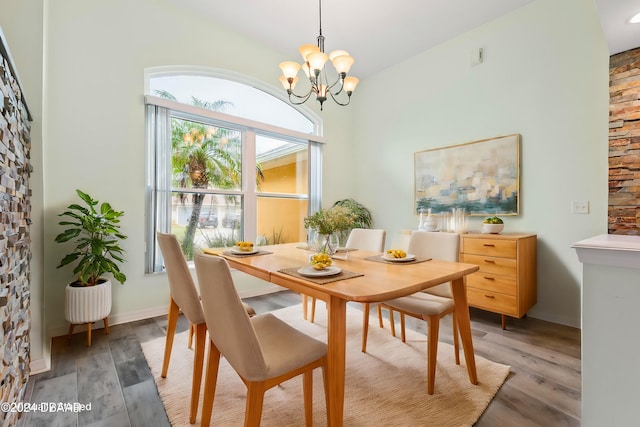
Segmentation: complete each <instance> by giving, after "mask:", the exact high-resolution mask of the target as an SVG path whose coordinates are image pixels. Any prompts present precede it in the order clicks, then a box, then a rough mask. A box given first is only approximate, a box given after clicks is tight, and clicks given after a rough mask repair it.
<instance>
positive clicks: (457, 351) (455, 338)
mask: <svg viewBox="0 0 640 427" xmlns="http://www.w3.org/2000/svg"><path fill="white" fill-rule="evenodd" d="M451 318H452V320H451V324H452V325H453V351H454V352H455V354H456V365H459V364H460V342H459V341H458V321H457V320H456V314H455V313H452V314H451Z"/></svg>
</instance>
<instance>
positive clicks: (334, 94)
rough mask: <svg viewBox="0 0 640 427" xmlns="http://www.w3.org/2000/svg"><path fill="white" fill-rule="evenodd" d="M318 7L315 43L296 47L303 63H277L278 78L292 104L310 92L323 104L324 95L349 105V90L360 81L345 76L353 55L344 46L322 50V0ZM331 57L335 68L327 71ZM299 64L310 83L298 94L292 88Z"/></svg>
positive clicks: (338, 102)
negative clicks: (309, 85)
mask: <svg viewBox="0 0 640 427" xmlns="http://www.w3.org/2000/svg"><path fill="white" fill-rule="evenodd" d="M318 10H319V15H320V33H319V35H318V45H317V46H316V45H313V44H304V45H302V46H300V47H299V48H298V51H299V52H300V55H302V59H303V61H304V62H303V63H302V65H300V64H298V63H297V62H294V61H286V62H282V63H280V69H281V70H282V75H281V76H280V82H281V83H282V86H284V88H285V89H286V91H287V94H288V95H289V102H291V103H292V104H294V105H300V104H303V103H305V102H306V101H307V100H308V99H309V98H310V97H311V95H312V94H315V96H316V100H317V101H318V102H320V110H322V104H323V103H324V101H326V100H327V96H331V99H333V100H334V101H335V103H336V104H338V105H342V106H345V105H349V102H350V101H351V94H352V93H353V90H354V89H355V88H356V85H357V84H358V82H359V81H360V80H359V79H357V78H356V77H353V76H347V73H348V72H349V69H350V68H351V66H352V65H353V62H354V59H353V57H352V56H351V55H349V52H347V51H344V50H334V51H332V52H330V53H329V55H327V54H326V53H324V36H323V35H322V0H318ZM328 61H331V64H333V68H334V69H335V72H331V71H330V72H329V73H327V64H328ZM300 68H302V69H303V70H304V73H305V74H306V76H307V78H308V79H309V82H310V83H311V87H310V88H309V90H308V92H306V93H304V94H301V95H298V94H297V93H295V92H294V91H293V89H294V88H295V86H296V83H298V76H297V75H298V71H299V70H300ZM331 75H333V76H334V77H333V79H334V81H333V83H329V81H330V80H329V79H330V76H331Z"/></svg>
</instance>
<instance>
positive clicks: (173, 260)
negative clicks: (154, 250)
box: [156, 232, 204, 325]
mask: <svg viewBox="0 0 640 427" xmlns="http://www.w3.org/2000/svg"><path fill="white" fill-rule="evenodd" d="M156 235H157V238H158V245H159V246H160V251H161V252H162V257H163V258H164V267H165V269H166V270H167V277H168V278H169V291H170V292H171V298H172V299H173V301H175V303H176V304H177V305H178V307H180V309H181V310H182V312H183V313H184V315H185V316H186V317H187V319H188V320H189V322H190V323H191V324H193V325H199V324H200V323H204V313H203V312H202V305H201V303H200V297H199V296H198V291H197V289H196V286H195V284H194V282H193V277H192V276H191V272H190V271H189V266H188V265H187V260H186V259H185V258H184V255H183V254H182V249H181V248H180V243H179V242H178V239H177V238H176V236H175V235H173V234H166V233H160V232H158V233H157V234H156Z"/></svg>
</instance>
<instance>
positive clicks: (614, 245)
mask: <svg viewBox="0 0 640 427" xmlns="http://www.w3.org/2000/svg"><path fill="white" fill-rule="evenodd" d="M571 247H572V248H574V249H575V250H576V253H577V255H578V259H579V260H580V262H582V263H583V264H597V265H604V266H611V267H625V268H635V269H640V236H629V235H619V234H601V235H598V236H594V237H591V238H588V239H585V240H581V241H579V242H576V243H574V244H573V245H571Z"/></svg>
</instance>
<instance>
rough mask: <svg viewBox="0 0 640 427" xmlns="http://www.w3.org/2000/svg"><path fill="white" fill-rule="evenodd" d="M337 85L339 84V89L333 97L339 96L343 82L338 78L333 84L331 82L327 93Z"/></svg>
mask: <svg viewBox="0 0 640 427" xmlns="http://www.w3.org/2000/svg"><path fill="white" fill-rule="evenodd" d="M338 83H340V89H339V90H338V91H337V92H336V93H334V94H333V95H336V96H337V95H340V94H341V93H342V89H343V88H344V80H343V79H341V78H340V77H338V79H337V80H336V81H335V82H333V84H332V85H331V86H329V90H328V92H331V89H333V88H334V87H335V86H336V85H337V84H338Z"/></svg>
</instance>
